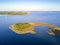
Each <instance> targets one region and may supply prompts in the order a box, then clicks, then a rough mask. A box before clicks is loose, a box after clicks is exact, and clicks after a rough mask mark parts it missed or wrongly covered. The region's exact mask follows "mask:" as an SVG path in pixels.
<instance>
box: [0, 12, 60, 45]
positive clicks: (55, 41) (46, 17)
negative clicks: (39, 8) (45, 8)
mask: <svg viewBox="0 0 60 45" xmlns="http://www.w3.org/2000/svg"><path fill="white" fill-rule="evenodd" d="M19 22H45V23H48V24H54V25H56V26H60V12H29V13H28V14H27V15H15V16H7V15H0V45H60V37H57V36H52V35H49V34H48V31H49V29H48V27H44V26H37V27H36V26H35V27H34V31H35V32H37V34H29V33H28V34H23V35H21V34H16V33H15V32H13V31H12V30H10V29H9V26H11V25H12V24H14V23H19Z"/></svg>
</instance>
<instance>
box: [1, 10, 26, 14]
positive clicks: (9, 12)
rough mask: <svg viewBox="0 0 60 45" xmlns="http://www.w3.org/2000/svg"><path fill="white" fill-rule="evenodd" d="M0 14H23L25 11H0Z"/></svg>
mask: <svg viewBox="0 0 60 45" xmlns="http://www.w3.org/2000/svg"><path fill="white" fill-rule="evenodd" d="M0 14H1V15H25V14H27V12H26V11H0Z"/></svg>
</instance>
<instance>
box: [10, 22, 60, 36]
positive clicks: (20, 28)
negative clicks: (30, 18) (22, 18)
mask: <svg viewBox="0 0 60 45" xmlns="http://www.w3.org/2000/svg"><path fill="white" fill-rule="evenodd" d="M34 26H47V27H48V28H49V29H50V30H49V32H48V34H50V35H58V32H59V31H60V27H57V26H54V25H51V24H47V23H44V22H29V23H16V24H13V25H11V26H10V27H9V28H10V29H11V30H13V31H14V32H16V33H17V34H26V33H32V34H36V32H35V31H34ZM56 30H57V33H56ZM59 34H60V32H59Z"/></svg>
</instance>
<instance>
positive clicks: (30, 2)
mask: <svg viewBox="0 0 60 45" xmlns="http://www.w3.org/2000/svg"><path fill="white" fill-rule="evenodd" d="M0 11H60V0H0Z"/></svg>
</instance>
